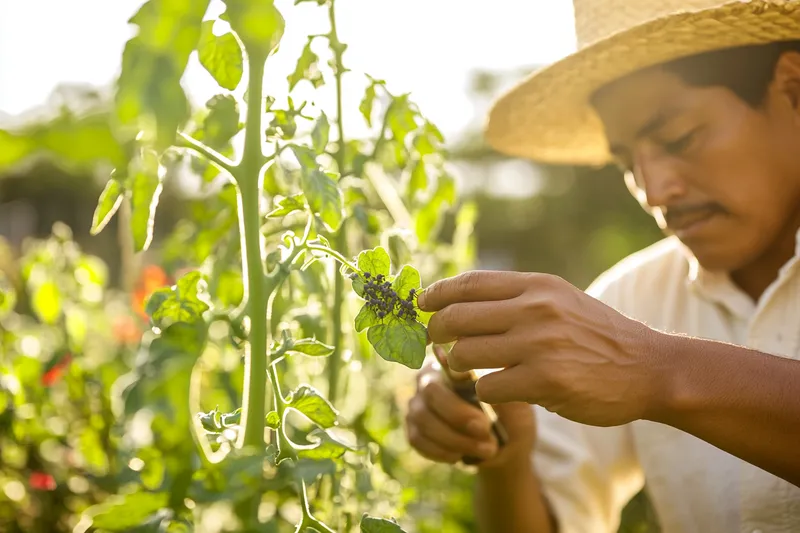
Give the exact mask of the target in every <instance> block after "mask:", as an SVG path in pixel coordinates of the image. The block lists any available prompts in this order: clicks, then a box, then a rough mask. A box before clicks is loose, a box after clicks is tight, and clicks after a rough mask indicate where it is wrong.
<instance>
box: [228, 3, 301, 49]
mask: <svg viewBox="0 0 800 533" xmlns="http://www.w3.org/2000/svg"><path fill="white" fill-rule="evenodd" d="M224 1H225V5H226V6H227V9H226V11H225V13H224V14H223V15H222V17H221V18H222V20H225V21H227V22H229V23H230V25H231V28H232V29H233V31H235V32H236V33H237V34H238V35H239V38H240V39H241V40H242V42H243V43H244V45H245V48H247V51H248V53H249V54H250V55H251V56H252V55H256V56H262V57H263V59H266V57H267V56H268V55H269V54H270V53H271V52H272V51H273V50H275V48H277V46H278V44H279V43H280V41H281V38H283V32H284V29H285V27H286V21H285V20H284V18H283V15H281V13H280V11H278V9H277V8H276V7H275V4H274V2H273V0H224Z"/></svg>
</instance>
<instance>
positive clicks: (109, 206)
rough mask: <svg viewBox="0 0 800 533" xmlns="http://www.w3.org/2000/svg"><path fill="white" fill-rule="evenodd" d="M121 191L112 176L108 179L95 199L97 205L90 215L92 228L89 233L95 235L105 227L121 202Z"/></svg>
mask: <svg viewBox="0 0 800 533" xmlns="http://www.w3.org/2000/svg"><path fill="white" fill-rule="evenodd" d="M122 193H123V190H122V186H121V185H120V183H119V181H117V180H116V179H114V178H113V177H112V178H111V179H109V180H108V182H107V183H106V186H105V188H104V189H103V192H102V193H100V198H99V199H98V200H97V207H96V208H95V210H94V216H93V217H92V228H91V230H90V231H89V233H91V234H92V235H97V234H98V233H100V232H101V231H103V228H105V227H106V224H108V222H109V221H110V220H111V217H113V216H114V213H116V212H117V209H118V208H119V206H120V204H121V203H122Z"/></svg>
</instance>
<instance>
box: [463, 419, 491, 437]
mask: <svg viewBox="0 0 800 533" xmlns="http://www.w3.org/2000/svg"><path fill="white" fill-rule="evenodd" d="M467 431H468V432H469V433H470V434H471V435H474V436H476V437H485V436H486V435H488V434H489V428H487V427H486V424H485V423H484V422H482V421H481V420H470V421H469V422H468V423H467Z"/></svg>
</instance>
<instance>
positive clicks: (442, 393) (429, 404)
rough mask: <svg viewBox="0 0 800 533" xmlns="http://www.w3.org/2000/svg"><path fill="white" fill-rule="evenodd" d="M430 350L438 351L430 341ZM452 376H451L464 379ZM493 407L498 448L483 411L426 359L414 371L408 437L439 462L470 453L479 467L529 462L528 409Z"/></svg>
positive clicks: (511, 405)
mask: <svg viewBox="0 0 800 533" xmlns="http://www.w3.org/2000/svg"><path fill="white" fill-rule="evenodd" d="M433 349H434V350H443V349H442V347H441V346H436V345H434V347H433ZM454 374H455V377H456V378H457V379H466V377H467V374H460V373H458V372H454ZM495 410H496V412H497V416H498V418H500V420H501V422H502V423H503V425H504V426H505V428H506V431H507V433H508V442H507V443H506V445H505V446H503V448H500V449H498V445H497V441H496V439H495V438H494V436H493V435H492V433H491V426H490V422H489V419H488V418H487V417H486V415H485V414H484V413H483V412H482V411H481V410H480V409H478V408H476V407H474V406H472V405H470V404H469V403H467V402H466V401H464V400H462V399H461V398H460V397H458V396H457V395H456V393H455V392H453V390H452V389H451V388H450V387H449V386H448V385H447V382H446V381H445V379H444V378H443V376H442V373H441V370H440V369H439V366H438V362H436V361H433V360H432V361H431V362H429V363H427V364H426V365H425V366H424V367H423V368H422V369H421V370H420V372H419V374H418V379H417V393H416V394H415V395H414V397H413V398H412V399H411V401H410V402H409V405H408V414H407V415H406V433H407V435H408V440H409V442H410V443H411V445H412V446H413V447H414V448H415V449H416V450H417V451H418V452H419V453H420V454H421V455H422V456H423V457H426V458H428V459H431V460H433V461H438V462H443V463H451V464H452V463H457V462H459V461H460V460H461V459H462V458H463V457H465V456H473V457H478V458H480V459H482V462H481V463H480V465H479V467H480V468H481V469H491V468H494V467H499V466H502V465H505V464H507V463H509V462H511V461H513V460H515V459H521V460H523V461H529V460H530V454H531V451H532V448H533V442H534V439H535V434H536V431H535V423H534V417H533V409H532V408H531V406H530V405H528V404H526V403H508V404H504V405H499V406H496V409H495Z"/></svg>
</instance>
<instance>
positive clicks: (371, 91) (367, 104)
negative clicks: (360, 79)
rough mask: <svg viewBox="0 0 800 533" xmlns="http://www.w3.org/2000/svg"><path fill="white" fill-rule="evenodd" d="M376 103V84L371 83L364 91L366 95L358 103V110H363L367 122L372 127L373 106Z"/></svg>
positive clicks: (362, 114)
mask: <svg viewBox="0 0 800 533" xmlns="http://www.w3.org/2000/svg"><path fill="white" fill-rule="evenodd" d="M374 103H375V84H374V83H373V84H370V86H369V87H367V89H366V90H365V91H364V97H363V98H362V99H361V103H360V104H358V110H359V111H361V116H363V117H364V120H365V121H366V122H367V126H369V127H370V128H371V127H372V106H373V104H374Z"/></svg>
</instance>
